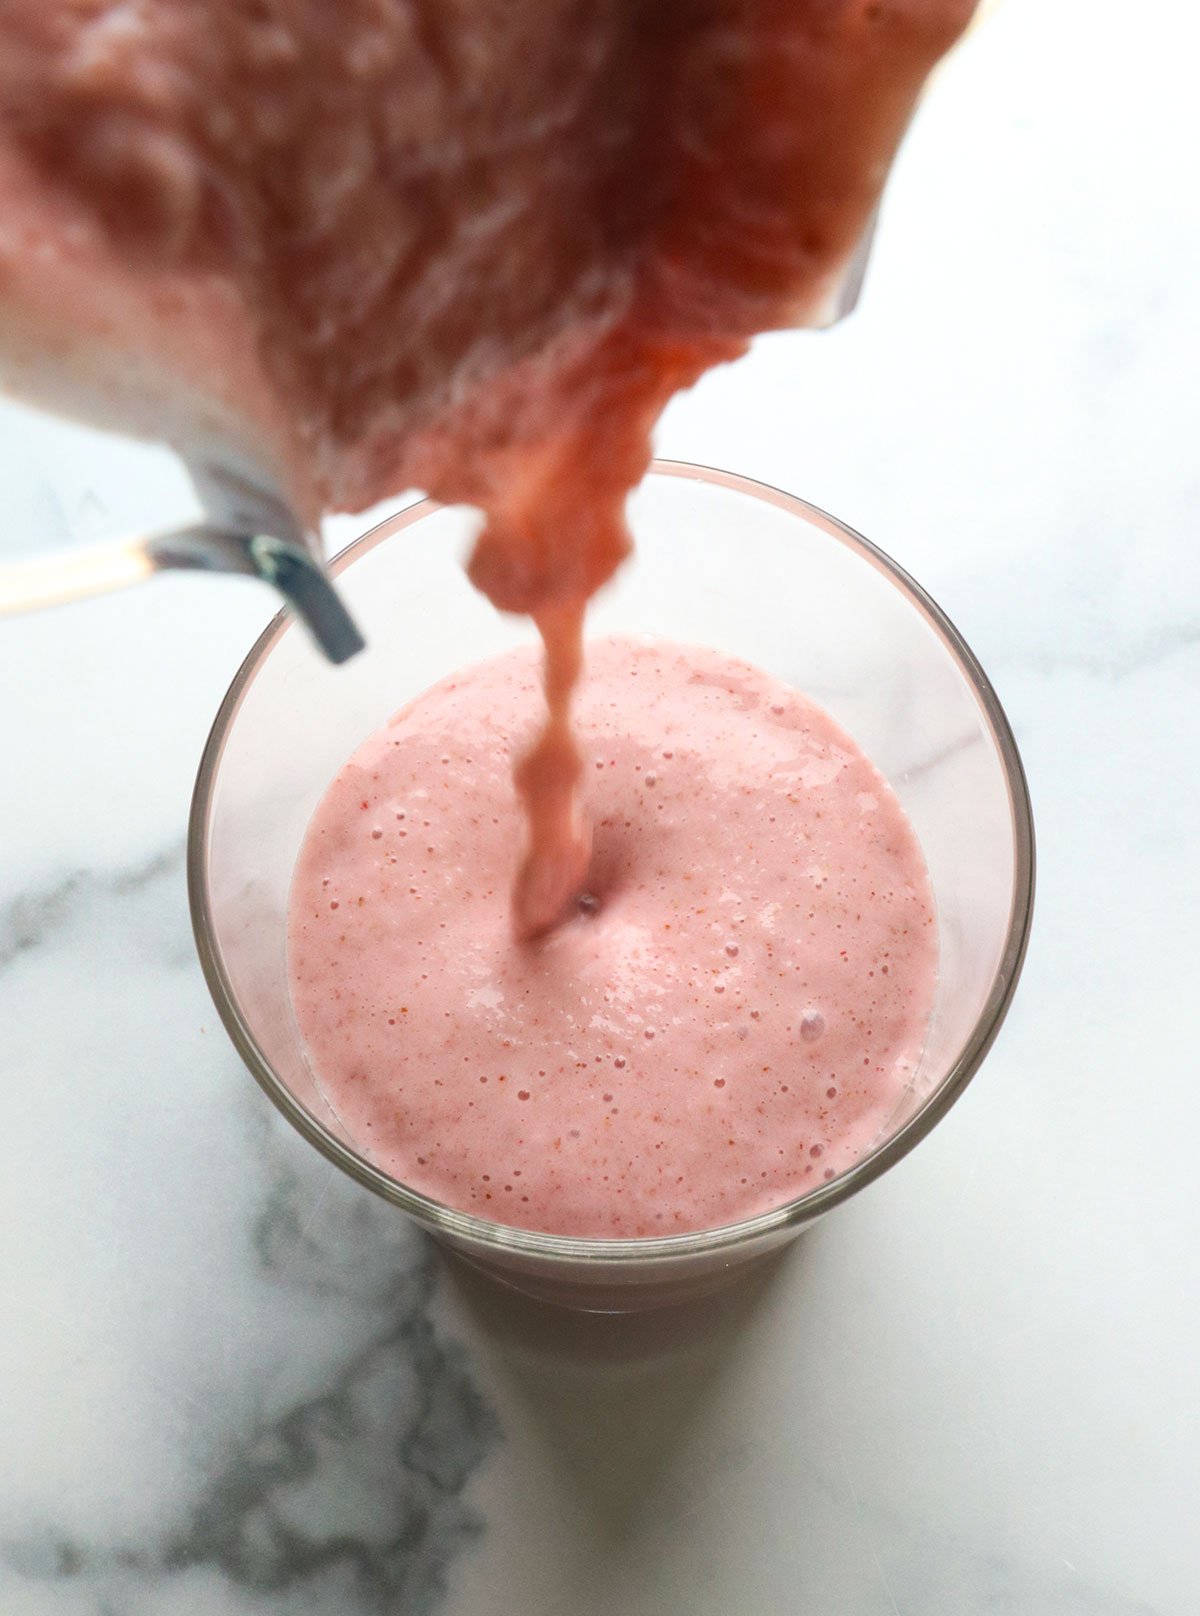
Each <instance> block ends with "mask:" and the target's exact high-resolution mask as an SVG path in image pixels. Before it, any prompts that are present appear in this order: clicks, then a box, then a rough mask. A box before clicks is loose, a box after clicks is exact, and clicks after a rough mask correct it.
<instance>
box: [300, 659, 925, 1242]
mask: <svg viewBox="0 0 1200 1616" xmlns="http://www.w3.org/2000/svg"><path fill="white" fill-rule="evenodd" d="M540 699H541V698H540V683H539V674H538V664H537V661H536V659H535V657H534V655H533V654H532V653H531V652H529V653H527V652H519V653H511V654H508V655H505V656H502V657H499V658H496V659H494V660H492V661H489V662H485V663H483V664H481V665H480V666H478V667H475V668H472V669H469V670H467V671H465V672H462V673H459V674H457V675H456V676H455V677H453V678H451V679H447V680H445V681H443V682H442V683H441V684H439V685H436V686H435V687H434V688H433V689H432V690H430V691H428V692H426V694H424V695H423V696H421V697H419V698H418V699H417V700H416V701H415V702H413V703H412V704H411V705H410V706H408V707H407V708H405V709H403V711H401V712H400V713H398V714H397V715H396V717H395V718H393V719H392V721H391V722H390V723H389V724H388V725H387V726H386V727H385V728H384V729H382V730H380V731H379V732H378V733H377V734H375V735H373V736H372V737H371V738H370V739H369V740H368V741H366V742H365V743H364V744H363V745H362V746H361V747H360V748H359V750H358V751H357V752H356V753H355V754H354V756H353V757H352V758H351V759H350V761H349V762H348V763H347V764H346V765H345V767H344V768H343V769H342V770H341V772H340V773H339V774H338V775H337V777H336V779H335V780H334V781H333V783H332V784H331V786H330V787H329V790H328V791H327V793H326V795H325V797H324V798H323V800H322V801H321V803H320V805H319V806H318V808H317V811H316V813H315V814H314V816H313V820H312V823H311V825H310V827H309V830H308V833H307V835H306V838H305V841H304V845H303V848H302V850H301V854H300V858H299V861H298V864H297V867H296V874H295V878H294V884H293V889H292V903H291V915H290V928H289V962H290V974H291V986H292V998H293V1003H294V1005H295V1010H296V1016H297V1019H298V1022H299V1025H300V1029H301V1032H302V1034H303V1037H304V1039H305V1042H306V1044H307V1047H308V1051H309V1054H310V1058H311V1062H312V1067H313V1070H314V1072H315V1073H316V1074H317V1076H318V1079H319V1081H320V1083H321V1085H322V1087H323V1089H324V1092H325V1094H326V1096H327V1097H328V1099H329V1101H330V1103H331V1105H332V1106H333V1107H334V1109H335V1110H336V1111H337V1113H338V1115H339V1116H340V1117H341V1119H342V1121H343V1123H344V1124H345V1126H346V1128H347V1129H348V1131H349V1132H350V1134H351V1136H352V1137H353V1138H354V1139H355V1140H356V1141H357V1143H358V1144H359V1145H360V1147H362V1148H363V1150H364V1151H365V1152H366V1154H368V1155H369V1156H370V1157H371V1158H372V1159H373V1160H374V1161H375V1162H376V1163H378V1165H379V1166H380V1167H382V1168H384V1169H385V1170H386V1171H388V1172H389V1173H391V1174H393V1175H394V1176H395V1177H396V1178H398V1179H401V1180H403V1182H405V1183H406V1184H408V1185H410V1186H412V1187H413V1188H414V1189H416V1190H419V1191H421V1192H423V1193H424V1194H426V1195H429V1196H432V1197H433V1198H435V1199H436V1200H439V1201H442V1202H444V1203H446V1204H448V1205H450V1206H453V1207H457V1208H460V1209H462V1210H466V1211H470V1212H475V1213H478V1214H481V1215H483V1216H485V1217H488V1218H490V1219H494V1220H496V1221H498V1222H502V1223H508V1224H515V1225H518V1226H520V1227H524V1228H529V1229H540V1230H546V1231H551V1232H555V1233H559V1234H569V1235H591V1236H616V1237H632V1236H644V1235H662V1234H671V1233H680V1232H682V1231H685V1230H695V1229H703V1228H709V1227H714V1226H717V1225H720V1224H725V1223H729V1222H732V1221H736V1220H738V1219H741V1218H745V1217H749V1216H752V1215H754V1214H755V1213H759V1212H764V1211H767V1210H769V1209H771V1208H773V1207H776V1206H779V1205H780V1204H782V1203H783V1202H785V1201H788V1200H791V1199H793V1198H794V1197H795V1196H797V1195H798V1194H801V1193H802V1192H803V1191H805V1190H806V1189H809V1188H811V1187H812V1186H813V1185H814V1184H816V1183H820V1182H821V1181H822V1180H825V1179H829V1178H832V1177H833V1176H834V1175H835V1174H836V1173H838V1172H840V1171H841V1170H842V1169H844V1168H846V1167H848V1166H849V1165H850V1164H851V1163H852V1162H854V1161H855V1160H856V1159H857V1158H858V1157H859V1156H860V1155H861V1154H862V1153H863V1152H864V1151H865V1150H866V1149H867V1148H868V1147H869V1146H870V1145H871V1143H872V1142H873V1140H874V1139H875V1138H876V1136H877V1135H878V1133H879V1131H880V1129H881V1127H882V1126H883V1125H884V1123H885V1122H886V1120H887V1118H888V1116H889V1114H890V1113H891V1112H892V1110H893V1108H894V1107H895V1105H896V1103H897V1102H898V1100H899V1099H900V1097H901V1095H902V1093H903V1091H904V1089H905V1086H906V1084H907V1083H908V1082H909V1080H910V1078H911V1076H912V1073H913V1070H914V1067H915V1064H916V1062H917V1059H918V1057H919V1055H920V1051H921V1047H922V1044H923V1042H924V1038H925V1031H926V1026H927V1022H928V1018H929V1012H930V1007H931V1004H932V999H933V992H934V984H935V979H936V972H937V936H936V927H935V921H934V905H933V897H932V893H931V890H930V886H929V880H928V876H927V873H926V870H925V865H924V861H923V858H922V855H921V850H920V847H919V845H918V843H917V840H916V837H915V835H914V833H913V831H912V828H911V826H910V825H909V824H908V821H907V819H906V818H905V816H904V813H903V811H902V809H901V808H900V805H899V803H898V802H897V800H896V798H895V796H894V795H893V793H892V791H891V790H890V788H889V787H888V786H887V784H886V783H885V782H884V780H883V779H882V777H881V776H880V774H879V773H878V771H877V770H876V769H875V768H874V766H873V765H872V764H871V763H870V762H869V761H868V759H867V758H866V757H865V756H864V755H863V754H862V752H861V751H860V750H859V749H858V748H857V746H856V745H855V744H854V742H853V741H852V740H850V738H849V737H848V736H847V735H846V734H844V733H843V732H842V731H841V730H840V729H839V728H838V727H837V726H836V725H835V724H834V723H833V722H832V720H831V719H830V718H829V717H828V716H827V715H826V714H825V713H823V712H822V711H820V709H818V708H816V707H814V706H813V705H812V704H811V703H810V702H808V701H807V700H805V698H804V697H803V696H801V695H799V694H798V693H797V692H796V691H795V690H793V689H791V688H790V687H788V686H787V685H784V684H782V683H780V682H778V681H777V680H775V679H773V678H771V677H769V676H768V675H766V674H764V673H761V672H759V671H758V670H756V669H754V668H752V667H750V666H749V665H748V664H746V663H743V662H740V661H735V660H732V659H730V658H728V657H725V656H723V655H721V654H719V653H718V652H715V651H709V650H700V649H696V648H693V647H681V646H677V645H673V644H670V643H667V642H663V641H645V642H643V641H627V640H616V639H608V640H598V641H593V642H591V643H590V644H589V646H588V657H587V665H586V672H585V675H584V680H583V684H582V686H581V690H580V695H579V699H578V722H577V735H578V739H579V744H580V747H581V750H582V752H583V755H584V759H585V766H586V773H585V782H584V798H585V806H586V808H587V812H588V815H589V818H590V821H591V824H592V827H593V850H592V862H591V869H590V877H589V892H588V894H587V895H586V896H585V898H584V899H583V900H582V901H581V904H580V908H579V913H578V914H577V915H576V917H575V918H573V919H571V920H569V921H568V922H567V923H566V924H565V925H562V926H560V927H559V928H558V929H557V930H556V931H554V932H552V933H551V934H550V935H549V936H548V937H546V938H545V939H543V940H542V941H540V942H537V943H533V944H530V943H522V942H520V941H517V940H516V939H515V937H514V931H513V926H512V922H511V916H510V912H509V903H508V894H509V890H510V887H511V885H512V878H513V871H514V868H515V867H516V864H517V862H518V860H519V858H520V849H521V844H522V825H521V819H520V814H519V810H518V805H517V801H516V798H515V796H514V792H513V785H512V764H513V758H514V756H515V755H519V754H520V753H521V751H522V750H523V749H524V747H525V746H526V744H527V742H528V738H529V736H530V734H531V733H532V732H533V731H534V729H535V728H536V726H537V724H538V721H539V716H540V715H539V703H540Z"/></svg>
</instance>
